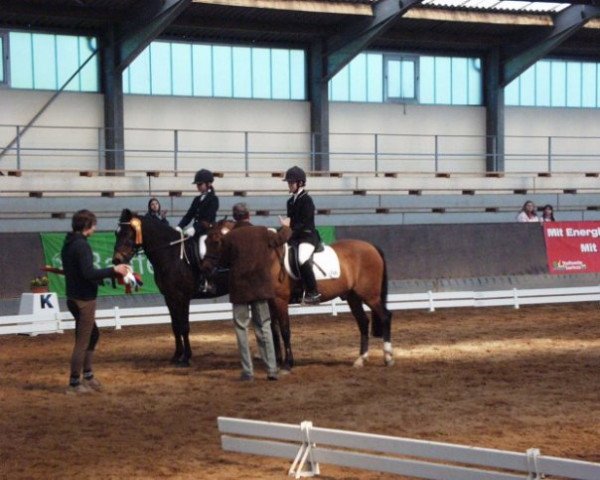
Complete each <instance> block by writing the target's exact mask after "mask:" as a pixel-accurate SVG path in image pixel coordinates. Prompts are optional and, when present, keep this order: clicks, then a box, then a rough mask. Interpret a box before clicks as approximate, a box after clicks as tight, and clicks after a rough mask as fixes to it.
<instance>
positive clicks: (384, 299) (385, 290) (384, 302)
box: [375, 247, 388, 312]
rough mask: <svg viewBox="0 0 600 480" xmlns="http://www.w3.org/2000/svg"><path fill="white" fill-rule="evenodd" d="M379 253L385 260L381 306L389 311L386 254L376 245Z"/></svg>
mask: <svg viewBox="0 0 600 480" xmlns="http://www.w3.org/2000/svg"><path fill="white" fill-rule="evenodd" d="M375 248H376V249H377V252H378V253H379V255H381V260H383V278H382V279H381V306H382V307H383V309H384V310H385V311H386V312H387V311H388V309H387V307H386V305H387V295H388V275H387V262H386V261H385V255H384V253H383V250H382V249H381V248H379V247H375Z"/></svg>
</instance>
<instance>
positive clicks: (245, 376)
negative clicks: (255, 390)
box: [240, 372, 254, 382]
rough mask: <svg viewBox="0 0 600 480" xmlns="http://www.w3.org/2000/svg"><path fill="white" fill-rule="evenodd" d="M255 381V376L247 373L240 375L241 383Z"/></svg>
mask: <svg viewBox="0 0 600 480" xmlns="http://www.w3.org/2000/svg"><path fill="white" fill-rule="evenodd" d="M252 380H254V375H252V374H250V373H246V372H242V374H241V375H240V382H251V381H252Z"/></svg>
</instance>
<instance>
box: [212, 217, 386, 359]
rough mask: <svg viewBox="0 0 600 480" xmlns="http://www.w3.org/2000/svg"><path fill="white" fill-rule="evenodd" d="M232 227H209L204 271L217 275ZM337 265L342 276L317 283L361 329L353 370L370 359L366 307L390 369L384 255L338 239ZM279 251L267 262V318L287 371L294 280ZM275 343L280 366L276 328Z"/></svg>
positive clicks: (357, 242) (365, 245)
mask: <svg viewBox="0 0 600 480" xmlns="http://www.w3.org/2000/svg"><path fill="white" fill-rule="evenodd" d="M233 224H234V223H233V222H232V221H228V220H221V221H220V222H218V223H216V224H215V225H213V226H212V227H211V228H210V229H209V231H208V233H207V238H206V255H205V257H204V260H203V263H202V269H204V270H205V272H207V273H208V272H212V271H215V267H216V266H217V265H218V258H219V254H220V250H221V244H222V240H223V237H224V236H225V235H227V233H228V232H229V231H230V230H231V229H232V228H233ZM331 247H332V248H333V250H334V251H335V252H336V254H337V256H338V258H339V261H340V273H341V274H340V276H339V278H335V279H328V280H320V281H319V282H318V290H319V292H320V293H321V296H322V297H321V298H322V301H327V300H331V299H333V298H335V297H341V298H342V299H343V300H346V301H347V302H348V305H349V306H350V310H351V311H352V314H353V315H354V318H356V321H357V323H358V329H359V330H360V355H359V357H358V358H357V359H356V360H355V361H354V366H355V367H362V366H363V364H364V362H365V360H366V359H367V357H368V355H369V318H368V317H367V315H366V313H365V310H364V308H363V303H365V304H366V305H367V306H368V307H369V308H370V309H371V311H372V317H373V324H372V332H373V336H375V337H383V342H384V343H383V352H384V362H385V364H386V365H393V363H394V356H393V349H392V343H391V320H392V314H391V313H390V312H389V311H388V310H387V308H386V298H387V269H386V264H385V259H384V256H383V252H382V251H381V250H380V249H379V248H377V247H375V246H374V245H372V244H370V243H368V242H364V241H362V240H340V241H337V242H335V243H333V244H332V245H331ZM283 251H284V249H283V248H280V249H278V250H274V251H273V253H272V255H271V258H269V259H265V261H268V262H271V276H272V280H273V283H274V285H275V298H274V299H273V300H271V302H270V307H271V315H272V316H273V320H274V322H273V323H274V324H275V323H277V324H278V325H279V330H280V333H281V336H282V337H283V343H284V347H285V359H284V360H283V364H282V368H284V369H287V370H289V369H291V367H292V366H293V364H294V357H293V354H292V347H291V342H290V340H291V335H290V321H289V314H288V305H289V303H290V301H291V299H292V294H293V290H294V287H295V286H296V281H295V280H293V279H292V277H290V275H288V273H287V272H286V270H285V268H284V262H283ZM273 339H274V341H275V348H276V352H277V354H278V355H277V357H278V361H280V362H281V360H282V358H281V347H280V341H279V333H278V332H277V328H274V329H273Z"/></svg>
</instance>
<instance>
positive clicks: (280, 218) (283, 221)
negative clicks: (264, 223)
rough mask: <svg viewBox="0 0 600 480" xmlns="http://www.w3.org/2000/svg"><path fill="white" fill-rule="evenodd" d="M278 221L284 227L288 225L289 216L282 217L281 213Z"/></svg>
mask: <svg viewBox="0 0 600 480" xmlns="http://www.w3.org/2000/svg"><path fill="white" fill-rule="evenodd" d="M279 223H281V225H283V226H284V227H289V226H290V217H285V218H284V217H282V216H281V215H280V216H279Z"/></svg>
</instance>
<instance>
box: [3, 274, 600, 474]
mask: <svg viewBox="0 0 600 480" xmlns="http://www.w3.org/2000/svg"><path fill="white" fill-rule="evenodd" d="M571 302H600V285H599V286H592V287H569V288H545V289H541V288H538V289H527V290H518V289H516V288H515V289H512V290H495V291H477V292H475V291H458V292H432V291H429V292H423V293H406V294H392V295H388V309H389V310H421V309H422V310H429V311H432V312H433V311H435V309H437V308H450V307H493V306H513V307H514V308H519V307H520V306H521V305H534V304H548V303H571ZM345 312H350V307H349V306H348V304H347V303H346V302H344V301H342V300H340V299H339V298H337V299H334V300H333V301H331V302H327V303H323V304H321V305H316V306H303V305H293V306H291V307H290V315H311V314H331V315H337V314H338V313H345ZM231 318H232V312H231V304H230V303H228V302H223V303H213V304H199V305H191V306H190V321H191V322H203V321H214V320H230V319H231ZM96 321H97V324H98V326H99V327H112V328H115V329H117V330H119V329H121V328H122V327H124V326H132V325H156V324H162V323H170V321H171V320H170V317H169V312H168V309H167V307H148V308H127V309H120V308H119V307H114V308H112V309H105V310H98V311H97V312H96ZM73 328H75V325H74V320H73V317H72V316H71V314H70V313H69V312H53V313H50V314H48V315H43V314H37V315H11V316H3V317H0V335H10V334H37V333H51V332H60V331H62V330H68V329H73ZM599 478H600V477H599Z"/></svg>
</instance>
